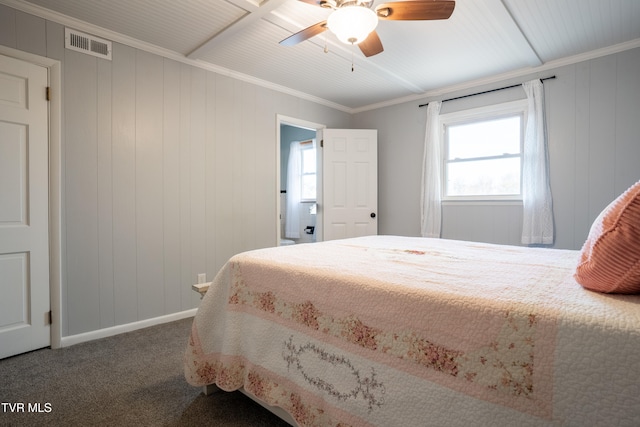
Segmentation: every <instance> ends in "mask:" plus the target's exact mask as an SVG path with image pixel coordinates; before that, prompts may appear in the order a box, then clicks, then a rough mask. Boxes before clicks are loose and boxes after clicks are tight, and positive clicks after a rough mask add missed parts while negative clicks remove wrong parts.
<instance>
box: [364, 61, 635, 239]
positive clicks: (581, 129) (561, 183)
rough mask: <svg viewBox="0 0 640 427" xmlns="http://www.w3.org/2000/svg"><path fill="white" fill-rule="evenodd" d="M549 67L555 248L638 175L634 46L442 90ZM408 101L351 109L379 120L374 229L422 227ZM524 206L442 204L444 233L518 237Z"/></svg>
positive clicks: (415, 112) (416, 140)
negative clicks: (378, 107) (620, 50)
mask: <svg viewBox="0 0 640 427" xmlns="http://www.w3.org/2000/svg"><path fill="white" fill-rule="evenodd" d="M549 75H556V76H557V78H556V79H555V80H549V81H547V82H545V97H546V115H547V133H548V140H549V158H550V160H549V161H550V176H551V190H552V195H553V210H554V220H555V230H556V239H555V244H554V245H553V246H554V247H556V248H565V249H580V248H581V247H582V244H583V243H584V241H585V239H586V236H587V234H588V232H589V228H590V227H591V224H592V222H593V220H594V219H595V218H596V217H597V216H598V214H599V213H600V211H601V210H602V209H603V208H605V207H606V206H607V205H608V204H609V202H611V201H612V200H613V199H615V198H616V197H617V196H618V195H619V194H620V193H622V192H623V191H624V190H626V189H627V188H628V187H629V186H630V185H632V184H633V183H634V182H636V181H638V180H640V49H632V50H627V51H623V52H620V53H616V54H612V55H607V56H602V57H599V58H596V59H592V60H588V61H583V62H579V63H575V64H573V65H566V66H562V67H559V68H556V69H553V70H548V71H546V72H544V73H539V74H533V75H531V76H527V77H525V78H519V79H515V80H513V79H512V80H506V81H504V82H500V83H496V84H492V85H490V86H482V87H477V88H474V89H469V90H466V91H464V92H456V93H450V94H444V95H443V96H442V97H441V98H439V99H447V98H450V97H455V96H459V95H465V94H471V93H477V92H481V91H484V90H487V89H493V88H497V87H504V86H509V85H511V84H517V83H521V82H523V81H526V80H530V79H533V78H542V77H546V76H549ZM522 98H525V95H524V92H523V91H522V90H521V89H520V88H516V89H509V90H504V91H500V92H494V93H492V94H487V95H480V96H475V97H470V98H465V99H462V100H457V101H451V102H445V103H444V104H443V107H442V112H443V113H445V112H451V111H457V110H464V109H468V108H473V107H477V106H481V105H488V104H494V103H499V102H507V101H512V100H515V99H522ZM431 100H432V99H425V100H423V101H415V102H407V103H403V104H399V105H395V106H390V107H385V108H380V109H378V110H373V111H366V112H362V113H358V114H356V115H355V116H354V121H353V127H356V128H367V127H376V128H377V129H378V138H379V142H378V150H379V155H378V159H379V161H378V162H379V163H378V168H379V175H378V176H379V184H380V185H379V200H380V207H379V211H380V215H379V218H380V222H379V231H380V233H381V234H399V235H408V236H418V235H419V234H420V207H419V203H420V179H421V167H422V153H423V149H424V132H425V123H426V109H425V108H418V105H419V104H422V103H424V102H428V101H431ZM521 217H522V206H521V205H512V204H470V203H466V204H445V205H444V206H443V223H442V227H443V228H442V237H444V238H450V239H461V240H472V241H485V242H494V243H506V244H515V245H519V244H520V235H521V227H522V218H521Z"/></svg>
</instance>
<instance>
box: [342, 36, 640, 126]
mask: <svg viewBox="0 0 640 427" xmlns="http://www.w3.org/2000/svg"><path fill="white" fill-rule="evenodd" d="M638 47H640V38H638V39H634V40H630V41H628V42H624V43H619V44H616V45H613V46H608V47H604V48H601V49H596V50H592V51H590V52H585V53H580V54H578V55H573V56H567V57H565V58H560V59H556V60H553V61H549V62H546V63H544V64H542V65H540V66H539V67H527V68H520V69H518V70H514V71H509V72H506V73H502V74H494V75H491V76H489V77H485V78H481V79H476V80H471V81H468V82H464V83H460V84H455V85H451V86H445V87H441V88H438V89H434V90H428V91H426V92H424V93H422V94H416V95H408V96H405V97H402V98H396V99H390V100H388V101H383V102H379V103H376V104H371V105H365V106H364V107H359V108H353V109H351V113H352V114H356V113H361V112H364V111H369V110H376V109H378V108H383V107H389V106H392V105H397V104H403V103H405V102H411V101H418V100H425V99H426V98H430V99H433V100H436V99H437V98H442V97H444V96H445V95H446V94H449V93H452V92H457V91H462V90H467V89H473V88H476V87H478V86H482V85H488V84H492V83H500V82H504V81H505V80H509V79H515V78H519V77H524V76H531V75H534V74H536V73H542V72H545V71H550V70H553V69H556V68H560V67H564V66H566V65H572V64H577V63H579V62H584V61H589V60H591V59H596V58H600V57H602V56H607V55H613V54H614V53H619V52H624V51H625V50H631V49H636V48H638Z"/></svg>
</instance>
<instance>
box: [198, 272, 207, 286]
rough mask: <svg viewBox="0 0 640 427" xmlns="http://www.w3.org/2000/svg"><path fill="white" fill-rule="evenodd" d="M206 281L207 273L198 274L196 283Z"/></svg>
mask: <svg viewBox="0 0 640 427" xmlns="http://www.w3.org/2000/svg"><path fill="white" fill-rule="evenodd" d="M206 281H207V273H200V274H198V284H200V283H206Z"/></svg>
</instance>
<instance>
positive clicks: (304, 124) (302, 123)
mask: <svg viewBox="0 0 640 427" xmlns="http://www.w3.org/2000/svg"><path fill="white" fill-rule="evenodd" d="M281 125H290V126H295V127H299V128H304V129H309V130H315V131H316V149H318V148H319V146H318V142H317V141H318V139H322V129H325V128H326V127H327V126H326V125H321V124H319V123H313V122H309V121H307V120H302V119H296V118H295V117H289V116H285V115H282V114H276V194H277V197H276V219H277V221H276V246H280V235H281V233H282V227H281V225H280V218H281V215H282V206H280V173H281V170H280V167H281V166H280V156H281V153H280V138H281V136H280V126H281ZM318 132H320V135H318ZM321 156H322V152H321V151H320V150H318V151H317V152H316V162H318V163H317V164H318V167H319V168H320V165H321V164H322V157H321ZM316 176H317V177H318V179H319V180H320V179H321V177H322V175H321V174H318V169H316ZM321 202H322V183H321V182H318V185H316V203H318V204H320V203H321ZM318 224H320V227H318ZM319 232H322V211H321V209H318V210H317V212H316V239H317V240H316V241H318V242H319V241H320V240H322V234H319ZM318 239H319V240H318Z"/></svg>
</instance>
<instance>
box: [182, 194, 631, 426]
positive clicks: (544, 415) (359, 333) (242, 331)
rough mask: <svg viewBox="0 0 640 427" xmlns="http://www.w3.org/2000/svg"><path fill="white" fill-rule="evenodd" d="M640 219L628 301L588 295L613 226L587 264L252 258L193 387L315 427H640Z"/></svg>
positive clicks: (197, 341)
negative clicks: (240, 396)
mask: <svg viewBox="0 0 640 427" xmlns="http://www.w3.org/2000/svg"><path fill="white" fill-rule="evenodd" d="M637 187H638V188H637V191H636V196H637V195H638V194H640V184H639V185H638V186H637ZM636 200H640V197H636ZM638 206H640V202H639V203H638ZM609 209H611V207H610V208H609ZM637 212H640V209H638V210H637ZM636 215H638V216H636V217H635V218H633V219H632V221H631V224H632V227H633V226H634V224H635V227H636V228H635V230H633V229H632V231H631V234H630V233H629V231H628V227H627V231H626V232H625V233H626V234H625V233H623V234H624V236H623V237H624V238H629V236H631V237H630V238H631V239H632V242H631V243H630V244H631V245H635V247H631V248H629V247H627V248H626V249H625V250H624V251H622V252H621V254H622V255H620V254H618V255H616V256H618V257H622V258H625V257H626V259H623V260H622V261H616V262H615V266H616V268H618V267H621V268H622V270H620V271H617V270H615V268H614V269H613V270H612V271H613V273H614V276H616V277H615V279H616V280H617V279H620V278H622V279H625V280H626V283H627V285H628V284H629V283H631V284H632V285H633V284H634V283H635V284H636V286H631V288H629V287H627V288H622V290H620V289H618V290H616V289H608V290H607V289H604V290H602V289H600V290H598V291H594V290H591V289H587V288H586V287H585V285H584V283H582V282H581V283H578V282H577V280H576V278H577V277H578V276H577V273H576V272H580V268H583V269H584V268H586V267H588V266H587V265H586V264H588V263H590V262H592V261H593V262H595V258H596V257H595V256H594V259H590V258H589V259H587V260H586V261H585V259H586V258H585V251H586V252H589V251H592V252H594V253H595V254H596V255H598V254H597V251H598V250H600V249H602V248H605V249H606V251H605V255H607V254H611V253H613V252H615V248H610V247H608V246H607V245H606V244H605V243H606V242H605V243H601V242H600V241H595V242H594V241H593V239H592V238H591V237H593V236H591V235H593V234H594V233H595V234H598V233H600V234H603V233H604V234H607V236H609V237H611V233H609V231H611V230H609V231H607V230H608V229H607V227H609V226H610V224H608V223H607V215H604V220H603V219H602V218H599V220H597V221H596V223H597V222H598V221H600V222H599V224H600V225H599V226H597V225H596V223H594V227H592V233H591V235H590V236H591V237H590V240H588V241H587V243H586V244H585V248H583V250H582V251H572V250H559V249H548V248H526V247H516V246H504V245H494V244H486V243H472V242H462V241H453V240H444V239H429V238H417V237H398V236H369V237H360V238H353V239H345V240H336V241H328V242H321V243H315V244H302V245H293V246H284V247H278V248H266V249H259V250H254V251H250V252H245V253H241V254H239V255H236V256H234V257H232V258H231V259H230V260H229V261H228V262H227V263H226V264H225V265H224V267H223V268H222V269H221V270H220V272H219V273H218V274H217V276H216V278H215V280H214V281H213V283H212V284H211V286H210V287H209V289H208V291H207V293H206V295H205V296H204V298H203V300H202V302H201V306H200V308H199V309H198V312H197V315H196V317H195V319H194V322H193V328H192V332H191V337H190V339H189V343H188V347H187V350H186V354H185V362H184V368H185V375H186V378H187V380H188V381H189V383H191V384H192V385H194V386H206V385H213V384H215V385H217V386H218V387H219V388H221V389H223V390H226V391H233V390H238V389H243V390H244V392H245V393H246V394H248V395H250V396H253V397H254V398H256V399H257V400H258V401H260V402H262V403H264V404H266V405H270V406H272V407H277V408H281V409H282V410H284V411H286V413H287V414H289V415H290V417H291V419H293V420H295V423H297V424H299V425H300V426H384V427H390V426H403V427H407V426H516V425H517V426H640V295H638V293H639V291H640V261H638V254H639V253H640V250H639V249H638V247H640V242H639V241H638V236H640V214H638V213H636ZM601 216H602V215H601ZM627 219H628V218H627ZM603 227H604V229H605V230H604V232H603ZM615 227H617V228H616V230H618V231H620V229H621V228H620V226H619V224H617V223H616V225H615ZM614 231H615V230H614ZM623 231H624V230H623ZM633 233H636V234H635V235H634V234H633ZM625 236H626V237H625ZM589 242H591V243H589ZM634 242H635V243H634ZM625 244H627V245H629V243H625ZM589 245H591V246H592V247H589ZM634 251H635V252H634ZM629 253H631V256H630V255H629ZM598 256H600V255H598ZM607 256H608V255H607ZM634 257H635V258H634ZM625 263H630V264H628V265H627V264H625ZM576 266H578V269H577V268H576ZM589 274H590V272H589V271H583V272H582V275H583V276H589ZM595 277H596V278H597V280H598V281H599V282H598V283H603V282H602V280H603V279H600V278H598V277H599V276H597V275H596V276H595ZM580 278H581V279H582V276H581V277H580ZM585 283H586V282H585ZM608 292H609V293H608ZM611 292H613V293H611ZM617 292H622V293H617Z"/></svg>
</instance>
